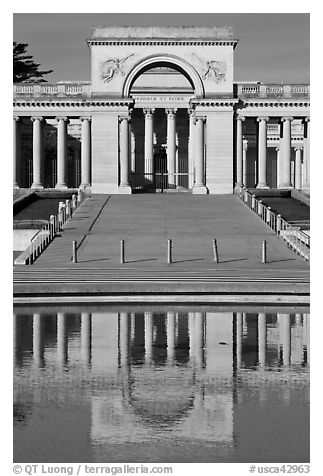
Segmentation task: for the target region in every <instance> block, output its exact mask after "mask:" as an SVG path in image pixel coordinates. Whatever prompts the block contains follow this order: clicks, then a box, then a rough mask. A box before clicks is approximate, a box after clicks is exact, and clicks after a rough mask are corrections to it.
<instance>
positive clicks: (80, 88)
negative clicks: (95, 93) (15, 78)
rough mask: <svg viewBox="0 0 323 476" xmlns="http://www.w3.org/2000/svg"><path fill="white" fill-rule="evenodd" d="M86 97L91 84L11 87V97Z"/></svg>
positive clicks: (21, 85)
mask: <svg viewBox="0 0 323 476" xmlns="http://www.w3.org/2000/svg"><path fill="white" fill-rule="evenodd" d="M26 95H27V96H28V97H30V96H32V97H42V96H54V97H65V96H80V95H81V96H86V97H89V96H90V95H91V83H89V82H84V83H55V84H49V83H46V84H36V83H35V84H33V83H30V84H28V83H21V84H14V85H13V96H14V98H15V97H20V96H26Z"/></svg>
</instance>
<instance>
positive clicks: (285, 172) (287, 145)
mask: <svg viewBox="0 0 323 476" xmlns="http://www.w3.org/2000/svg"><path fill="white" fill-rule="evenodd" d="M292 120H293V118H292V117H283V118H282V122H283V138H282V140H281V147H280V185H279V187H280V188H292V184H291V137H292V136H291V130H292V129H291V123H292Z"/></svg>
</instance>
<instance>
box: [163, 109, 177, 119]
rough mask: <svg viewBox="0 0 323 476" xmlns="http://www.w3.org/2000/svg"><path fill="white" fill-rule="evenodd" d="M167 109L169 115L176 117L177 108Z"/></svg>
mask: <svg viewBox="0 0 323 476" xmlns="http://www.w3.org/2000/svg"><path fill="white" fill-rule="evenodd" d="M165 111H166V114H167V116H168V117H175V115H176V113H177V109H176V108H167V109H165Z"/></svg>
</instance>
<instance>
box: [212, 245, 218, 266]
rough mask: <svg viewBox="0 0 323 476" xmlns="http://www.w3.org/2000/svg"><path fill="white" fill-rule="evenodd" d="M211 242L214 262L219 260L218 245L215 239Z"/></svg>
mask: <svg viewBox="0 0 323 476" xmlns="http://www.w3.org/2000/svg"><path fill="white" fill-rule="evenodd" d="M212 242H213V256H214V262H215V263H218V262H219V253H218V246H217V242H216V240H212Z"/></svg>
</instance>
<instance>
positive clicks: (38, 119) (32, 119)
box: [30, 116, 44, 122]
mask: <svg viewBox="0 0 323 476" xmlns="http://www.w3.org/2000/svg"><path fill="white" fill-rule="evenodd" d="M30 120H31V121H32V122H34V121H43V120H44V118H43V117H42V116H31V118H30Z"/></svg>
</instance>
